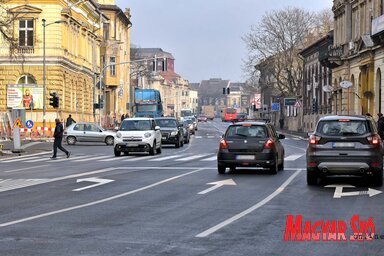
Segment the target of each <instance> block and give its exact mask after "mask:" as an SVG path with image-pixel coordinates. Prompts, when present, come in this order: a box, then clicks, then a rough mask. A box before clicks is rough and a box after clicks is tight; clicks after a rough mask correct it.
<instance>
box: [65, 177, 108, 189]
mask: <svg viewBox="0 0 384 256" xmlns="http://www.w3.org/2000/svg"><path fill="white" fill-rule="evenodd" d="M83 181H87V182H95V183H96V184H93V185H90V186H86V187H82V188H78V189H74V190H72V191H81V190H85V189H89V188H94V187H97V186H101V185H104V184H107V183H110V182H112V181H114V180H108V179H101V178H97V177H94V178H85V179H78V180H76V182H77V183H79V182H83Z"/></svg>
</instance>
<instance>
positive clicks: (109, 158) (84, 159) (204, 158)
mask: <svg viewBox="0 0 384 256" xmlns="http://www.w3.org/2000/svg"><path fill="white" fill-rule="evenodd" d="M50 154H51V153H50V152H47V155H46V156H43V155H39V156H28V155H25V156H20V157H15V158H12V159H6V160H0V163H28V164H31V163H60V162H66V163H94V162H99V163H108V162H135V161H138V162H147V161H148V162H163V161H167V162H169V161H174V162H178V163H182V162H187V161H199V162H206V163H208V162H214V161H216V160H217V156H216V153H206V154H191V153H184V154H176V155H155V156H151V155H128V156H121V157H115V156H114V155H112V154H106V155H101V154H92V155H72V156H71V157H70V158H66V157H65V156H62V157H60V156H59V157H58V158H57V159H56V160H52V159H50V158H49V156H50ZM304 155H305V154H292V155H289V156H286V157H285V159H284V160H285V161H296V160H297V159H299V158H301V157H303V156H304Z"/></svg>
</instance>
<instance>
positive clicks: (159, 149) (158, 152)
mask: <svg viewBox="0 0 384 256" xmlns="http://www.w3.org/2000/svg"><path fill="white" fill-rule="evenodd" d="M161 150H162V149H161V143H160V146H159V148H157V149H156V153H157V154H161Z"/></svg>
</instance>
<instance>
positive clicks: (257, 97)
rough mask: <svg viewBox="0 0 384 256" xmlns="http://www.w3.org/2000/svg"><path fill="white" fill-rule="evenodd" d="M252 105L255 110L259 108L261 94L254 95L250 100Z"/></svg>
mask: <svg viewBox="0 0 384 256" xmlns="http://www.w3.org/2000/svg"><path fill="white" fill-rule="evenodd" d="M252 105H255V108H256V109H260V108H261V94H260V93H255V95H254V97H253V100H252Z"/></svg>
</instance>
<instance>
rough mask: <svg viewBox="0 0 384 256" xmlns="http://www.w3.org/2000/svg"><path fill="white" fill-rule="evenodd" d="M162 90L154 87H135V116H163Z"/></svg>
mask: <svg viewBox="0 0 384 256" xmlns="http://www.w3.org/2000/svg"><path fill="white" fill-rule="evenodd" d="M162 116H164V111H163V103H162V102H161V96H160V92H159V91H158V90H154V89H135V117H162Z"/></svg>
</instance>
